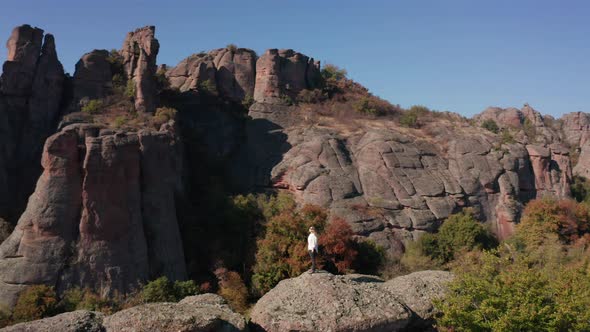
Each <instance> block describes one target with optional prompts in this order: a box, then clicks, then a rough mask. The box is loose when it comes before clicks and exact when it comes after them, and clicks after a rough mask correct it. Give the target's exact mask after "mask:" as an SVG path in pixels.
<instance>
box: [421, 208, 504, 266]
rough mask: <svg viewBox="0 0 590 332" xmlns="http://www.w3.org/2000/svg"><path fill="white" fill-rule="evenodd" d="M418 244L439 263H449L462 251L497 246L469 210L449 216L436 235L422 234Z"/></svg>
mask: <svg viewBox="0 0 590 332" xmlns="http://www.w3.org/2000/svg"><path fill="white" fill-rule="evenodd" d="M418 242H419V245H420V247H421V250H422V252H423V253H424V254H425V255H427V256H429V257H430V258H432V259H433V260H437V261H439V262H441V263H447V262H449V261H451V260H452V259H454V258H455V255H456V254H457V253H459V252H462V251H471V250H474V249H490V248H493V247H495V246H496V245H497V241H496V240H495V238H494V237H493V235H492V234H491V233H490V232H489V231H488V230H487V229H486V228H485V227H484V226H483V225H482V223H480V222H479V221H477V219H475V217H474V216H473V213H472V212H471V211H470V210H464V211H463V212H460V213H457V214H453V215H451V216H449V217H448V218H447V219H446V220H445V221H444V222H443V224H442V226H441V227H440V228H439V230H438V233H427V234H424V235H422V237H421V238H420V240H419V241H418Z"/></svg>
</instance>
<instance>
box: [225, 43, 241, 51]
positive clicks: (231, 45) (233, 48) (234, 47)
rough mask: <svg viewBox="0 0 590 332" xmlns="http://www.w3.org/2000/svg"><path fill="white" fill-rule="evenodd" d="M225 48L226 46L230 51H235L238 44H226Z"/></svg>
mask: <svg viewBox="0 0 590 332" xmlns="http://www.w3.org/2000/svg"><path fill="white" fill-rule="evenodd" d="M225 48H227V49H228V51H230V52H232V53H236V51H237V50H238V46H237V45H236V44H228V45H227V46H226V47H225Z"/></svg>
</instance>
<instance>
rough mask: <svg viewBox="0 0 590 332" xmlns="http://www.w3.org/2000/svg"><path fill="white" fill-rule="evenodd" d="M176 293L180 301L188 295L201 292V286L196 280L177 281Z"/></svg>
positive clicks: (175, 284) (175, 283)
mask: <svg viewBox="0 0 590 332" xmlns="http://www.w3.org/2000/svg"><path fill="white" fill-rule="evenodd" d="M174 293H175V295H176V299H177V300H178V301H180V300H182V299H184V298H185V297H187V296H192V295H197V294H199V293H200V288H199V286H198V285H197V284H196V283H195V281H194V280H186V281H179V280H177V281H175V282H174Z"/></svg>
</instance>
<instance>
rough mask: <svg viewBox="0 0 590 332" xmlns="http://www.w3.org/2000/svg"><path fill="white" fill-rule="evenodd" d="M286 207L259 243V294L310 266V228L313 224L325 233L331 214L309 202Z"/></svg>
mask: <svg viewBox="0 0 590 332" xmlns="http://www.w3.org/2000/svg"><path fill="white" fill-rule="evenodd" d="M284 206H285V207H286V208H283V209H281V211H277V213H276V214H274V215H273V216H271V217H270V219H269V220H268V222H267V224H266V229H265V232H264V235H263V237H262V238H260V239H259V240H258V243H257V244H258V249H257V252H256V264H255V265H254V275H253V276H252V285H253V287H254V290H255V292H256V293H257V294H258V295H262V294H264V293H266V292H268V291H269V290H270V289H272V288H273V287H274V286H275V285H276V284H278V283H279V281H281V280H283V279H286V278H292V277H295V276H298V275H300V274H301V273H303V272H304V271H306V270H307V269H308V268H309V256H308V253H307V235H308V229H309V227H310V226H313V227H315V229H316V230H317V231H318V232H319V233H321V232H322V230H323V229H324V227H325V225H326V218H327V214H326V212H325V211H324V210H323V209H322V208H320V207H318V206H313V205H306V206H304V207H303V208H302V209H301V210H297V209H296V206H295V204H286V205H284Z"/></svg>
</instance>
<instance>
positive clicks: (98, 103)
mask: <svg viewBox="0 0 590 332" xmlns="http://www.w3.org/2000/svg"><path fill="white" fill-rule="evenodd" d="M102 109H103V101H102V100H100V99H92V100H90V101H88V103H86V105H84V106H82V112H84V113H88V114H98V113H100V112H101V111H102Z"/></svg>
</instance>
